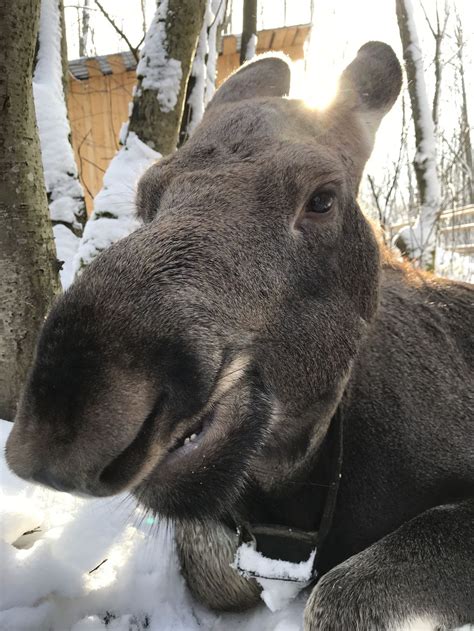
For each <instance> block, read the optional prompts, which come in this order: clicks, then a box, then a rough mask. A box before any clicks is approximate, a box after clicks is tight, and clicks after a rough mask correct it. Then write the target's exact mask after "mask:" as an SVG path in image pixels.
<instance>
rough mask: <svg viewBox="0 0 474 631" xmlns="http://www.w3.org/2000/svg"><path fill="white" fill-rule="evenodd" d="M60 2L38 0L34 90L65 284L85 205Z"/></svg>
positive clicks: (50, 209) (55, 235) (54, 229)
mask: <svg viewBox="0 0 474 631" xmlns="http://www.w3.org/2000/svg"><path fill="white" fill-rule="evenodd" d="M61 5H62V3H61V0H41V12H40V26H39V36H38V40H39V47H38V52H37V56H36V67H35V72H34V75H33V93H34V100H35V110H36V120H37V123H38V130H39V137H40V143H41V156H42V160H43V170H44V177H45V183H46V192H47V194H48V203H49V211H50V216H51V221H52V222H53V232H54V239H55V244H56V252H57V257H58V260H59V261H60V263H61V265H62V268H61V281H62V284H63V287H64V288H67V287H68V286H69V285H70V284H71V282H72V279H73V268H72V265H73V260H74V257H75V255H76V252H77V250H78V247H79V243H80V238H81V236H82V232H83V228H84V223H85V220H86V206H85V202H84V192H83V190H82V185H81V183H80V181H79V174H78V171H77V166H76V161H75V157H74V151H73V148H72V145H71V141H70V138H71V128H70V125H69V119H68V114H67V108H66V101H65V94H64V87H63V77H64V70H63V46H64V44H63V40H64V34H63V32H62V28H61V23H62V20H61V13H62V6H61Z"/></svg>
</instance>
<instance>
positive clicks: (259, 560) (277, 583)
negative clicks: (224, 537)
mask: <svg viewBox="0 0 474 631" xmlns="http://www.w3.org/2000/svg"><path fill="white" fill-rule="evenodd" d="M315 555H316V550H313V552H312V553H311V554H310V556H309V558H308V559H307V560H306V561H302V562H301V563H291V562H289V561H282V560H278V559H269V558H267V557H265V556H263V555H262V554H261V552H259V551H258V550H257V549H256V547H255V544H254V543H243V544H241V545H240V546H239V547H238V548H237V553H236V556H235V561H234V564H233V566H234V567H235V568H238V569H239V570H240V571H241V572H242V574H243V575H244V576H253V575H254V574H258V575H259V576H258V577H256V580H257V582H258V583H259V584H260V585H261V587H262V588H263V591H262V593H261V594H260V596H261V598H262V600H263V602H264V603H265V604H266V605H267V607H268V608H269V609H270V611H279V610H280V609H282V608H283V607H285V606H286V605H288V603H289V602H291V600H293V598H295V597H296V596H297V594H298V593H299V592H300V591H301V590H302V589H304V588H305V587H306V586H307V585H308V584H309V582H310V580H311V576H312V570H313V563H314V557H315ZM260 577H265V578H260Z"/></svg>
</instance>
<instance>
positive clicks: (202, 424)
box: [158, 405, 216, 466]
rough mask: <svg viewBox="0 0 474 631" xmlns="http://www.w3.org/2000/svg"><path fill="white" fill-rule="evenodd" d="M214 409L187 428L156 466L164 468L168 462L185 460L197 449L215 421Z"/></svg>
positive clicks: (213, 407) (214, 407)
mask: <svg viewBox="0 0 474 631" xmlns="http://www.w3.org/2000/svg"><path fill="white" fill-rule="evenodd" d="M215 409H216V406H215V405H213V406H212V408H211V409H210V410H209V411H208V412H206V413H205V414H204V416H202V417H201V418H200V419H199V420H198V421H197V422H196V423H195V424H194V425H193V426H192V427H191V428H188V429H187V430H186V431H185V433H184V434H182V435H181V437H180V438H178V439H176V440H174V441H173V442H172V444H171V446H170V447H169V449H168V453H167V454H166V455H165V457H164V458H163V459H162V460H161V461H160V462H159V463H158V465H159V466H166V464H167V463H169V462H170V461H173V460H175V459H181V458H186V456H188V455H189V454H192V453H194V452H195V451H196V450H197V449H199V448H200V446H201V444H202V442H203V440H204V438H205V436H206V434H207V432H208V430H209V428H210V427H211V425H212V423H213V422H214V420H215Z"/></svg>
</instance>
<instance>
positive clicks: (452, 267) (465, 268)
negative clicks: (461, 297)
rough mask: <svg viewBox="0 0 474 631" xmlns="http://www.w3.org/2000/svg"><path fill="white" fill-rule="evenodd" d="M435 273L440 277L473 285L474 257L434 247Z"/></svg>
mask: <svg viewBox="0 0 474 631" xmlns="http://www.w3.org/2000/svg"><path fill="white" fill-rule="evenodd" d="M435 272H436V273H437V274H439V275H440V276H445V277H446V278H452V279H453V280H463V281H467V282H468V283H474V256H469V255H463V254H460V253H459V252H454V251H453V250H445V249H444V248H442V247H441V246H440V245H438V246H437V247H436V256H435Z"/></svg>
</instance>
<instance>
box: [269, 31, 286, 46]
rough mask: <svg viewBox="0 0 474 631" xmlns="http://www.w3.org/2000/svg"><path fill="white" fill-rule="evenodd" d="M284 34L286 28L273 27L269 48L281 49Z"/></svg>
mask: <svg viewBox="0 0 474 631" xmlns="http://www.w3.org/2000/svg"><path fill="white" fill-rule="evenodd" d="M285 35H286V29H284V28H277V29H275V31H274V34H273V39H272V43H271V50H281V49H282V48H283V42H284V41H285Z"/></svg>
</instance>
